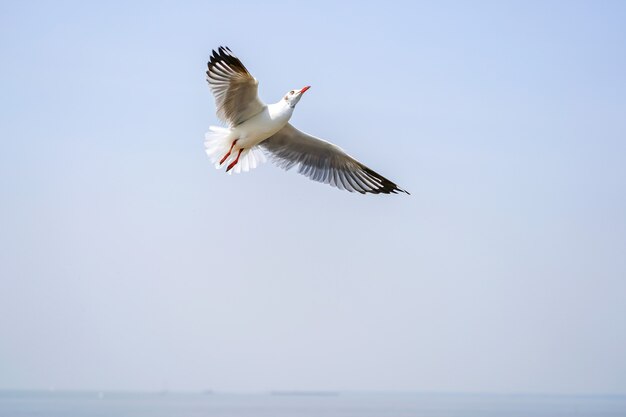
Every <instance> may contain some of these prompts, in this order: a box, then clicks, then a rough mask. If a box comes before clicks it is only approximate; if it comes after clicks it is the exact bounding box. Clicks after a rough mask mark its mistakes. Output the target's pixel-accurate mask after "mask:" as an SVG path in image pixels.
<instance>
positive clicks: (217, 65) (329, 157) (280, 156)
mask: <svg viewBox="0 0 626 417" xmlns="http://www.w3.org/2000/svg"><path fill="white" fill-rule="evenodd" d="M207 65H208V69H207V72H206V79H207V82H208V83H209V87H210V89H211V92H212V93H213V95H214V96H215V106H216V108H217V117H218V118H219V119H220V120H221V121H222V122H224V123H225V124H227V125H228V128H224V127H219V126H210V127H209V131H208V132H207V133H206V135H205V141H204V145H205V149H206V153H207V155H208V156H209V157H210V158H211V160H212V161H213V162H214V163H215V167H216V168H218V169H220V168H222V167H223V166H226V172H228V173H232V172H235V173H239V172H242V171H243V172H246V171H249V170H250V169H253V168H256V167H257V166H258V165H259V164H260V163H262V162H264V161H265V160H266V158H265V154H267V155H268V156H269V158H270V160H271V161H272V162H274V163H275V164H276V165H278V166H279V167H281V168H283V169H285V170H289V169H291V168H293V167H296V166H297V167H298V173H300V174H303V175H305V176H307V177H309V178H310V179H312V180H314V181H318V182H322V183H325V184H330V185H331V186H333V187H337V188H339V189H341V190H347V191H350V192H354V191H356V192H358V193H361V194H366V193H372V194H390V193H393V194H397V193H399V192H403V193H407V194H409V193H408V191H406V190H403V189H401V188H399V187H398V186H397V185H396V184H394V183H393V182H392V181H389V180H388V179H387V178H385V177H383V176H382V175H380V174H378V173H377V172H375V171H373V170H371V169H370V168H368V167H366V166H365V165H363V164H362V163H360V162H359V161H357V160H356V159H354V158H352V157H351V156H350V155H348V154H347V153H346V152H345V151H344V150H343V149H341V148H340V147H339V146H337V145H334V144H332V143H330V142H327V141H325V140H322V139H319V138H316V137H314V136H311V135H308V134H306V133H304V132H301V131H300V130H298V129H296V128H295V127H293V126H292V125H291V124H290V123H289V119H291V116H292V115H293V111H294V109H295V108H296V105H297V104H298V102H299V101H300V99H301V98H302V95H303V94H304V93H305V92H306V91H307V90H308V89H309V88H311V86H306V87H303V88H300V89H294V90H291V91H288V92H287V93H286V94H285V95H284V96H283V97H282V98H281V99H280V100H279V101H278V102H277V103H274V104H265V103H263V102H262V101H261V100H260V99H259V96H258V85H259V82H258V81H257V79H256V78H254V77H253V76H252V75H251V74H250V73H249V72H248V70H247V69H246V67H245V66H244V65H243V64H242V63H241V61H240V60H239V58H237V57H236V56H235V55H234V54H233V53H232V51H231V50H230V49H229V48H228V47H225V46H220V47H219V48H218V50H217V51H215V50H213V52H212V55H211V58H210V59H209V62H208V64H207Z"/></svg>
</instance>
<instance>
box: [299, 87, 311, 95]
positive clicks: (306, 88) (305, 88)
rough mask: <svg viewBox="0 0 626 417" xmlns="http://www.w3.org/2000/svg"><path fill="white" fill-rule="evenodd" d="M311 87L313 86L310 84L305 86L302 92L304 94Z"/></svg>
mask: <svg viewBox="0 0 626 417" xmlns="http://www.w3.org/2000/svg"><path fill="white" fill-rule="evenodd" d="M309 88H311V86H310V85H307V86H306V87H304V88H303V89H302V90H300V94H303V93H304V92H305V91H306V90H308V89H309Z"/></svg>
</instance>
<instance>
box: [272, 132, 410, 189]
mask: <svg viewBox="0 0 626 417" xmlns="http://www.w3.org/2000/svg"><path fill="white" fill-rule="evenodd" d="M260 146H261V147H262V148H263V149H264V150H265V151H267V153H269V155H270V159H271V160H272V161H273V162H274V163H276V165H278V166H279V167H281V168H283V169H286V170H288V169H291V168H293V167H294V166H298V173H300V174H303V175H306V176H307V177H309V178H310V179H312V180H314V181H319V182H323V183H325V184H330V185H332V186H333V187H337V188H339V189H342V190H348V191H350V192H352V191H357V192H359V193H361V194H365V193H372V194H381V193H382V194H390V193H394V194H396V193H398V192H404V193H407V194H409V193H408V192H407V191H405V190H403V189H401V188H399V187H398V186H397V185H396V184H394V183H393V182H391V181H389V180H388V179H387V178H385V177H383V176H382V175H380V174H378V173H377V172H374V171H372V170H371V169H369V168H368V167H366V166H365V165H363V164H362V163H360V162H359V161H357V160H356V159H354V158H352V157H351V156H350V155H348V154H346V153H345V152H344V151H343V149H341V148H340V147H339V146H336V145H333V144H332V143H330V142H326V141H325V140H322V139H319V138H316V137H314V136H311V135H307V134H306V133H304V132H301V131H299V130H298V129H296V128H295V127H293V126H292V125H291V124H289V123H288V124H287V125H286V126H285V127H284V128H282V129H281V130H279V131H278V132H277V133H275V134H274V135H273V136H271V137H269V138H268V139H266V140H264V141H263V142H261V144H260Z"/></svg>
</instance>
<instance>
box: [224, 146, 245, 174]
mask: <svg viewBox="0 0 626 417" xmlns="http://www.w3.org/2000/svg"><path fill="white" fill-rule="evenodd" d="M241 151H243V149H239V153H238V154H237V158H236V159H235V160H234V161H233V162H231V163H230V165H228V168H226V172H228V171H230V170H231V169H233V167H234V166H235V165H237V162H239V155H241Z"/></svg>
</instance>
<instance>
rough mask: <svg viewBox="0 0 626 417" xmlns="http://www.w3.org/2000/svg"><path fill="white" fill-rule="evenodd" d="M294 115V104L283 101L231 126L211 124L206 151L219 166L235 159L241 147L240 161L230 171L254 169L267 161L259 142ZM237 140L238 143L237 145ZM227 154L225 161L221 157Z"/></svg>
mask: <svg viewBox="0 0 626 417" xmlns="http://www.w3.org/2000/svg"><path fill="white" fill-rule="evenodd" d="M292 114H293V107H292V106H291V105H290V104H289V103H288V102H287V101H285V100H281V101H279V102H278V103H275V104H269V105H266V106H263V109H262V110H261V111H260V112H259V113H257V114H255V115H254V116H252V117H251V118H250V119H248V120H246V121H244V122H243V123H241V124H239V125H236V126H233V127H231V128H223V127H217V126H211V127H210V130H209V131H208V132H207V134H206V136H205V141H204V146H205V148H206V153H207V155H209V157H210V158H211V160H212V161H213V162H214V163H215V167H216V168H219V167H221V166H224V165H226V164H230V163H231V162H233V161H235V160H236V157H237V155H238V154H239V150H240V149H241V150H242V152H241V155H240V157H239V163H237V164H236V165H235V167H234V169H233V170H232V171H229V172H228V173H229V174H230V173H231V172H235V173H239V172H241V171H243V172H246V171H249V170H250V169H254V168H256V167H257V166H258V165H259V164H261V163H262V162H264V161H265V156H264V155H263V151H262V150H260V149H259V147H258V146H257V145H258V144H259V143H261V142H263V141H264V140H265V139H267V138H269V137H271V136H272V135H274V134H275V133H276V132H278V131H280V130H281V129H283V128H284V127H285V126H286V125H287V123H288V122H289V119H291V115H292ZM234 141H237V142H236V143H235V144H234V145H233V142H234ZM231 146H232V149H231ZM227 154H229V156H228V157H227V158H226V159H225V160H224V161H222V160H221V158H223V157H224V155H227ZM220 162H221V163H220Z"/></svg>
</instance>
